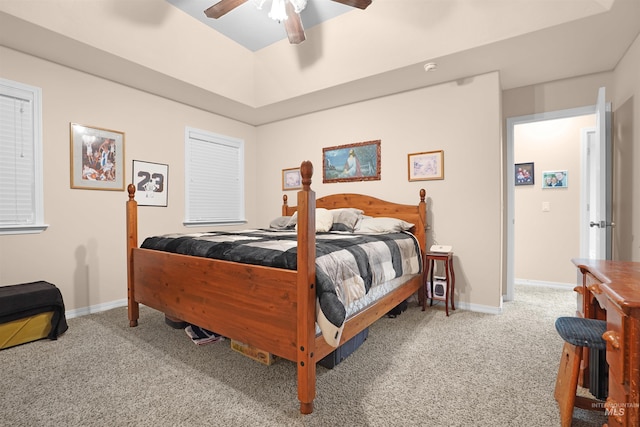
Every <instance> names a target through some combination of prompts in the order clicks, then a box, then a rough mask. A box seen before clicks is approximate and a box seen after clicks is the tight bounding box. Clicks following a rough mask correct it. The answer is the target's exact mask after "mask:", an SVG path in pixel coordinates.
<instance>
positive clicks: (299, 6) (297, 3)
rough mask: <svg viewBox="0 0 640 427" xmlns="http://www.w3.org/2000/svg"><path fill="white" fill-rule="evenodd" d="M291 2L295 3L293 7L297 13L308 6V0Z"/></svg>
mask: <svg viewBox="0 0 640 427" xmlns="http://www.w3.org/2000/svg"><path fill="white" fill-rule="evenodd" d="M285 1H286V0H285ZM289 2H291V4H292V5H293V9H294V10H295V11H296V13H300V12H302V11H303V10H304V8H305V7H307V0H289Z"/></svg>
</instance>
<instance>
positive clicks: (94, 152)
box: [70, 123, 124, 190]
mask: <svg viewBox="0 0 640 427" xmlns="http://www.w3.org/2000/svg"><path fill="white" fill-rule="evenodd" d="M70 134H71V188H81V189H87V190H124V133H123V132H117V131H114V130H109V129H102V128H96V127H89V126H83V125H79V124H77V123H70Z"/></svg>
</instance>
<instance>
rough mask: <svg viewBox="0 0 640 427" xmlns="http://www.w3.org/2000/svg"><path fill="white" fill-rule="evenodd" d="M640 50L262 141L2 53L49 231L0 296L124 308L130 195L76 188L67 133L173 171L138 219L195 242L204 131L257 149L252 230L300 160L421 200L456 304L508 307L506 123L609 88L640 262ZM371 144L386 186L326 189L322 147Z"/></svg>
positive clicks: (277, 131) (147, 228)
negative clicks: (28, 106)
mask: <svg viewBox="0 0 640 427" xmlns="http://www.w3.org/2000/svg"><path fill="white" fill-rule="evenodd" d="M639 51H640V47H639V42H638V41H637V40H636V42H635V43H634V45H633V46H632V48H631V49H630V51H629V53H627V55H626V56H625V58H623V60H622V61H621V62H620V64H619V65H618V67H617V68H616V70H615V72H612V73H602V74H597V75H593V76H586V77H578V78H575V79H569V80H565V81H561V82H551V83H547V84H543V85H537V86H534V87H527V88H521V89H514V90H510V91H505V92H504V93H503V96H502V100H501V99H500V87H499V76H498V74H497V73H493V74H487V75H482V76H477V77H473V78H469V79H466V80H463V81H458V82H455V83H448V84H442V85H438V86H433V87H429V88H425V89H420V90H416V91H411V92H406V93H402V94H397V95H394V96H389V97H386V98H381V99H377V100H373V101H368V102H363V103H359V104H354V105H350V106H346V107H341V108H336V109H332V110H328V111H323V112H320V113H316V114H313V115H308V116H302V117H298V118H295V119H291V120H286V121H282V122H279V123H273V124H270V125H266V126H263V127H259V128H254V127H251V126H248V125H244V124H241V123H239V122H236V121H233V120H229V119H226V118H223V117H220V116H217V115H214V114H209V113H205V112H203V111H200V110H197V109H194V108H190V107H186V106H184V105H182V104H179V103H175V102H172V101H169V100H166V99H163V98H159V97H156V96H151V95H149V94H147V93H144V92H141V91H138V90H135V89H131V88H128V87H124V86H121V85H118V84H114V83H112V82H109V81H106V80H103V79H99V78H95V77H93V76H90V75H87V74H83V73H79V72H76V71H73V70H71V69H69V68H66V67H62V66H59V65H56V64H54V63H51V62H48V61H43V60H39V59H37V58H35V57H32V56H29V55H24V54H21V53H18V52H15V51H13V50H9V49H6V48H3V47H0V55H1V56H2V63H1V64H0V76H1V77H3V78H7V79H11V80H16V81H20V82H22V83H26V84H30V85H34V86H38V87H41V88H42V89H43V112H44V114H43V116H44V119H43V126H44V157H45V166H44V177H45V220H46V222H47V223H49V224H50V227H49V229H48V230H47V231H45V232H44V233H41V234H37V235H19V236H0V284H11V283H19V282H26V281H31V280H41V279H44V280H48V281H51V282H53V283H55V284H57V285H58V286H59V287H60V288H61V289H62V291H63V295H64V298H65V303H66V304H67V308H68V309H83V308H86V307H88V306H95V305H99V304H105V305H106V304H109V303H111V302H113V301H118V300H122V299H123V298H125V296H126V292H125V290H126V284H125V251H124V248H125V231H124V200H125V199H126V195H125V193H124V192H110V191H89V190H72V189H70V188H69V122H78V123H82V124H86V125H93V126H99V127H106V128H111V129H115V130H119V131H123V132H125V135H126V136H125V138H126V140H125V148H126V151H125V160H126V162H127V164H128V165H130V164H131V163H130V161H131V160H133V159H139V160H148V161H154V162H159V163H167V164H169V206H168V207H167V208H156V207H143V208H141V210H140V223H141V227H140V230H139V231H140V235H142V236H145V235H149V234H154V233H164V232H168V231H182V230H183V229H184V227H182V225H181V223H182V219H183V200H184V190H183V188H184V182H183V178H182V176H183V172H184V170H183V162H184V155H183V140H184V127H185V126H193V127H197V128H201V129H205V130H209V131H212V132H216V133H221V134H225V135H229V136H233V137H238V138H242V139H244V140H245V141H246V143H247V147H246V165H247V172H246V177H245V182H246V184H247V198H246V206H247V218H248V220H249V225H250V226H261V225H265V224H266V222H267V221H268V220H269V219H271V218H272V217H273V216H276V215H278V213H279V212H280V202H281V195H282V191H281V190H280V188H281V170H282V169H283V168H288V167H295V166H297V165H298V164H299V162H300V161H301V160H302V159H309V160H312V161H313V162H314V164H315V165H316V167H317V168H318V171H317V172H316V179H315V184H314V188H315V189H316V191H317V192H318V195H324V194H328V193H332V192H350V191H353V192H363V193H369V194H376V195H378V196H379V197H382V198H387V199H390V200H394V201H399V202H406V203H414V202H415V201H416V199H417V193H418V190H419V189H420V188H423V187H424V188H425V189H426V190H427V194H428V198H429V199H428V202H429V208H428V209H429V212H428V220H429V223H430V225H431V226H432V227H433V229H432V230H430V232H429V239H430V240H429V243H433V241H434V239H435V240H437V242H438V243H441V244H451V245H453V247H454V250H455V253H456V278H457V295H456V299H457V300H459V301H460V303H462V306H464V305H465V304H467V305H469V306H471V307H472V308H473V307H474V306H475V308H480V309H483V308H487V307H489V308H490V307H498V306H499V305H500V302H499V301H500V293H501V292H500V286H501V284H502V282H503V281H504V274H505V268H504V263H503V260H504V252H502V257H500V254H501V242H502V241H503V239H504V235H503V234H502V230H503V229H504V223H503V220H502V209H503V200H501V186H500V184H496V185H493V184H492V183H500V182H504V176H503V175H501V171H502V170H503V169H504V162H503V159H504V150H503V149H501V145H500V142H499V141H500V138H501V130H502V129H501V127H503V126H504V120H502V121H501V120H500V118H501V117H503V118H506V117H515V116H521V115H527V114H532V113H536V112H544V111H554V110H560V109H566V108H574V107H580V106H584V105H592V104H593V103H594V101H595V95H596V91H597V88H598V87H600V86H607V87H608V88H612V90H610V91H608V94H609V95H608V98H609V99H610V100H612V101H613V109H614V126H615V131H614V143H615V144H616V147H617V149H618V150H619V153H618V157H617V158H618V160H617V165H618V170H617V171H616V173H617V176H618V183H617V186H616V190H615V194H617V195H618V196H619V197H620V198H622V196H624V200H623V201H621V200H617V202H616V203H617V205H616V206H617V209H618V213H617V215H618V217H619V218H622V219H623V220H622V221H621V225H620V226H619V227H618V228H617V229H616V233H618V235H624V236H631V237H630V238H627V239H626V241H624V245H625V247H624V248H623V249H624V251H626V252H625V253H626V254H628V255H625V257H626V256H629V257H630V259H632V260H635V261H640V247H638V244H637V243H634V242H633V236H634V235H636V234H638V232H640V230H638V228H640V221H639V220H636V219H634V215H633V212H637V211H638V210H639V208H640V207H639V206H638V204H640V197H639V195H638V188H637V186H635V185H633V183H634V182H638V176H637V174H638V173H640V172H636V171H635V168H634V167H633V165H635V164H640V159H639V158H638V157H639V156H640V150H637V149H635V150H634V149H633V148H634V147H637V146H638V142H639V141H638V140H639V138H640V136H639V135H638V132H637V131H635V130H634V127H637V126H638V124H639V123H640V106H638V105H637V103H638V101H637V99H638V98H639V97H640V81H639V79H640V72H639V68H640V53H639ZM501 101H502V110H503V112H502V116H501V115H500V108H501ZM501 122H502V126H501V125H500V123H501ZM372 139H381V140H382V181H373V182H364V183H342V184H321V182H320V180H319V179H318V177H319V176H320V174H321V172H319V168H320V165H321V155H322V147H326V146H332V145H340V144H348V143H353V142H359V141H367V140H372ZM437 149H443V150H444V152H445V156H444V157H445V180H443V181H424V182H408V181H407V169H406V168H407V154H408V153H413V152H421V151H429V150H437ZM629 157H631V158H632V159H633V160H632V161H631V162H629V160H628V159H629ZM620 169H622V170H620ZM505 170H509V171H510V170H511V166H509V167H508V169H505ZM127 174H129V171H128V170H127ZM290 196H291V197H292V198H293V197H294V196H293V193H290ZM629 199H631V200H629ZM258 206H259V207H260V209H258ZM636 217H637V215H636ZM618 241H619V242H623V239H619V240H618ZM621 251H622V250H621ZM494 254H495V255H494ZM567 262H569V261H568V260H567Z"/></svg>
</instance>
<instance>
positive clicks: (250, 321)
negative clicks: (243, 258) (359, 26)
mask: <svg viewBox="0 0 640 427" xmlns="http://www.w3.org/2000/svg"><path fill="white" fill-rule="evenodd" d="M300 171H301V175H302V190H301V191H299V192H298V194H297V206H289V204H288V198H287V196H286V195H285V196H284V197H283V206H282V215H283V216H292V215H294V213H295V215H296V216H297V231H296V233H297V245H296V246H297V250H296V253H297V255H296V257H297V265H296V267H297V269H296V270H290V269H283V268H274V267H266V266H262V265H252V264H245V263H242V262H235V261H227V260H219V259H211V258H206V257H197V256H189V255H184V254H177V253H171V252H165V251H157V250H151V249H144V248H141V247H139V245H138V231H137V230H138V228H137V203H136V202H135V200H134V196H135V187H134V186H133V185H130V186H129V187H128V193H129V200H128V201H127V209H126V215H127V276H128V278H127V279H128V293H127V297H128V317H129V325H130V326H131V327H135V326H137V325H138V319H139V304H144V305H146V306H148V307H151V308H154V309H156V310H159V311H161V312H163V313H164V314H165V315H166V316H167V317H168V318H170V319H172V320H179V321H184V322H188V323H192V324H195V325H198V326H200V327H203V328H206V329H209V330H213V331H216V332H217V333H219V334H221V335H223V336H225V337H228V338H230V339H233V340H237V341H241V342H243V343H246V344H249V345H251V346H254V347H257V348H259V349H261V350H263V351H266V352H269V353H272V354H274V355H277V356H279V357H282V358H284V359H287V360H290V361H293V362H294V363H295V364H296V366H297V384H298V400H299V402H300V412H301V413H303V414H309V413H311V412H313V401H314V398H315V395H316V362H318V361H319V360H321V359H322V358H323V357H325V356H326V355H328V354H330V353H331V352H332V351H334V350H335V347H334V346H333V345H331V344H329V342H327V340H326V339H325V338H324V337H323V335H322V334H321V333H320V334H319V333H318V330H317V324H316V208H324V209H340V208H358V209H361V210H362V211H364V214H365V215H367V216H371V217H393V218H397V219H401V220H404V221H406V222H409V223H411V224H414V227H413V228H412V229H411V230H410V231H411V233H412V234H413V236H415V240H416V241H417V244H418V245H419V248H420V264H421V268H420V273H419V274H413V275H411V277H410V278H409V279H408V280H406V281H405V282H404V283H401V284H399V285H397V286H396V287H394V288H393V289H392V290H390V291H389V292H388V293H386V294H385V295H384V296H382V297H380V298H379V299H378V300H376V301H375V302H372V303H369V304H368V305H367V306H366V307H364V308H363V309H362V310H360V311H358V312H357V313H355V314H353V315H351V316H350V317H349V318H347V319H346V320H345V322H344V324H343V326H342V328H341V334H340V338H339V343H338V344H341V343H344V342H346V341H348V340H349V339H351V338H352V337H354V336H356V335H357V334H358V333H360V332H361V331H363V330H364V329H365V328H367V327H368V326H369V325H371V324H372V323H373V322H375V321H376V320H377V319H379V318H381V317H382V316H384V315H385V314H386V313H387V312H388V311H389V310H391V309H392V308H393V307H395V306H396V305H398V304H399V303H401V302H402V301H404V300H406V299H407V298H408V297H410V296H411V295H413V294H415V293H416V292H418V296H419V298H420V300H421V301H422V299H423V298H424V286H422V284H423V283H424V268H422V265H423V263H424V254H425V247H426V236H425V230H426V202H425V195H426V193H425V191H424V190H420V194H419V196H420V200H419V203H418V204H417V205H405V204H397V203H391V202H387V201H383V200H380V199H377V198H374V197H370V196H366V195H360V194H335V195H329V196H325V197H321V198H318V199H317V200H316V198H315V192H314V191H312V190H311V188H310V186H311V177H312V174H313V165H312V164H311V162H308V161H305V162H303V163H302V164H301V167H300ZM185 278H188V280H185Z"/></svg>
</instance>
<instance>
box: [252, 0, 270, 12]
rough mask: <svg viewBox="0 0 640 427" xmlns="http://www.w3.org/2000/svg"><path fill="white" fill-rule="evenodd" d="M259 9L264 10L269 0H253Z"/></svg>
mask: <svg viewBox="0 0 640 427" xmlns="http://www.w3.org/2000/svg"><path fill="white" fill-rule="evenodd" d="M253 2H254V3H255V5H256V8H257V9H258V10H262V6H264V4H265V3H266V2H267V0H253Z"/></svg>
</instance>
